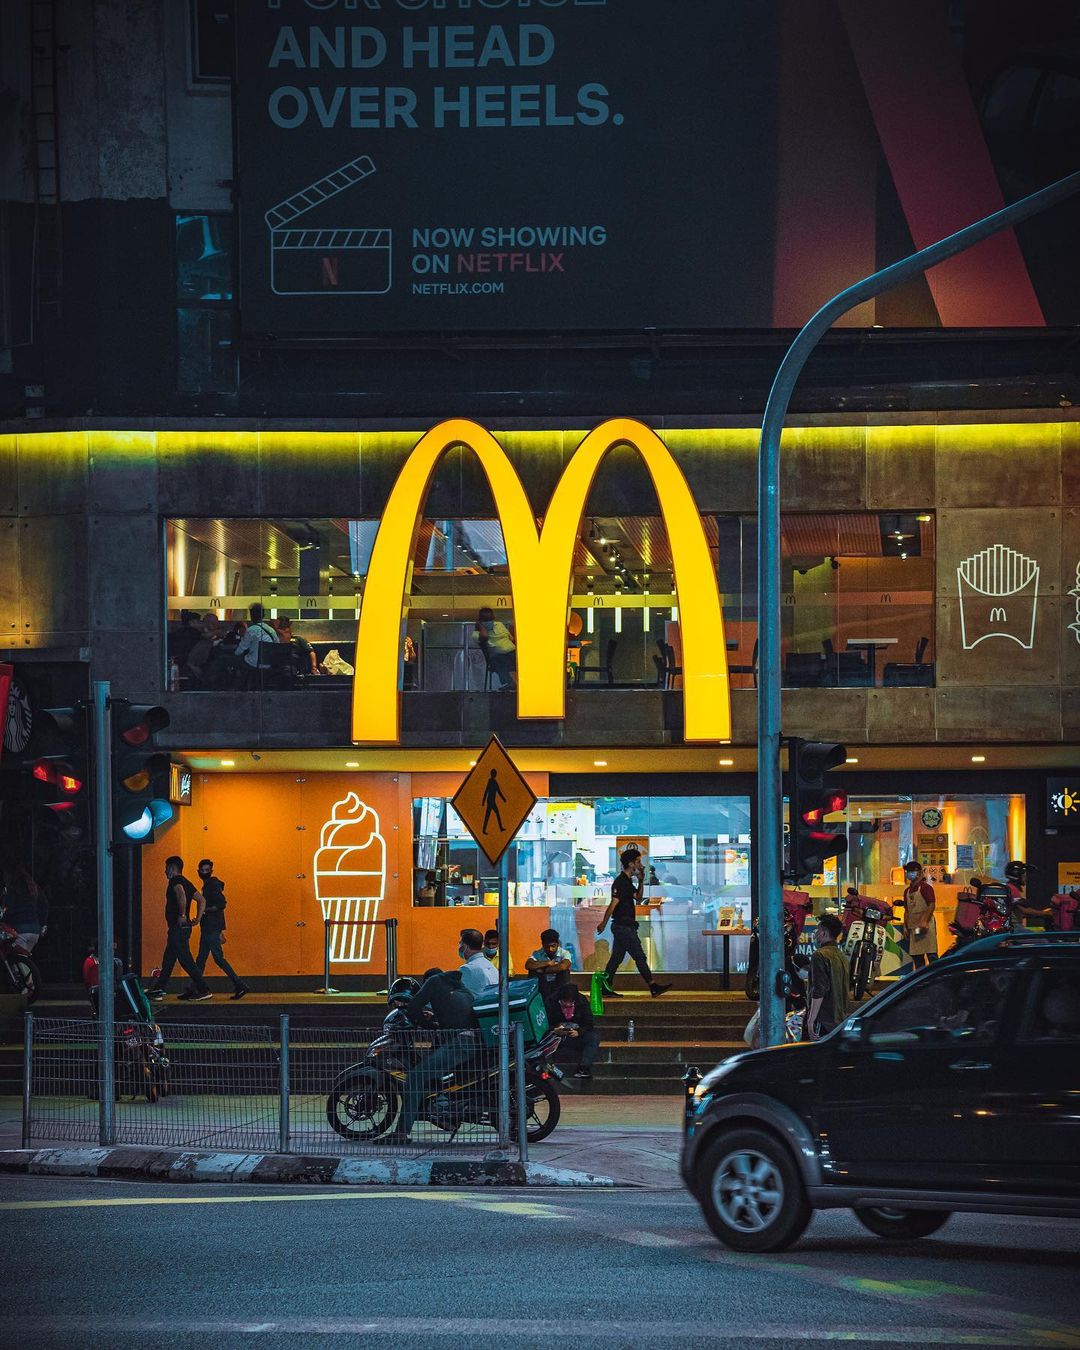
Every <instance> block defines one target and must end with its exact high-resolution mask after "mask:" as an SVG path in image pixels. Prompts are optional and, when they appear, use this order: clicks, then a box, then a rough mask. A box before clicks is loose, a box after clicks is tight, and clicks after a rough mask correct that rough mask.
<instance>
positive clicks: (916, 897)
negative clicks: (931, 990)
mask: <svg viewBox="0 0 1080 1350" xmlns="http://www.w3.org/2000/svg"><path fill="white" fill-rule="evenodd" d="M936 908H937V897H936V896H935V895H934V888H933V886H931V885H930V883H929V882H928V881H927V880H926V878H925V877H924V876H923V870H922V867H921V866H920V864H919V863H917V862H915V861H914V859H913V860H912V861H911V862H909V863H906V864H905V865H904V933H905V934H906V936H907V943H908V955H909V956H910V957H911V963H912V965H913V966H914V967H915V969H916V970H918V969H919V967H920V966H925V965H927V964H928V963H929V962H930V961H936V960H937V956H938V949H937V925H936V924H935V923H934V910H935V909H936Z"/></svg>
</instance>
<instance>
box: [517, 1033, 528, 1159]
mask: <svg viewBox="0 0 1080 1350" xmlns="http://www.w3.org/2000/svg"><path fill="white" fill-rule="evenodd" d="M514 1092H515V1093H516V1095H517V1100H516V1102H515V1105H516V1107H517V1132H518V1161H519V1162H522V1163H527V1162H528V1161H529V1134H528V1130H527V1128H526V1122H527V1120H528V1119H529V1103H528V1101H527V1099H526V1097H525V1028H524V1027H523V1026H522V1025H521V1023H520V1022H515V1023H514Z"/></svg>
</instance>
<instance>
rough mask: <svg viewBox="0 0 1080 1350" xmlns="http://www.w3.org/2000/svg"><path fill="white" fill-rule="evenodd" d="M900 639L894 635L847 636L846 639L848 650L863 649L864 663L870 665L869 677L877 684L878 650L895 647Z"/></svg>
mask: <svg viewBox="0 0 1080 1350" xmlns="http://www.w3.org/2000/svg"><path fill="white" fill-rule="evenodd" d="M899 641H900V639H899V638H894V637H849V638H848V640H847V649H848V651H856V652H857V651H865V652H866V658H865V659H866V663H867V665H868V666H869V667H870V677H871V682H872V683H873V684H877V654H878V652H879V651H887V650H888V648H890V647H895V646H896V644H897V643H898V642H899Z"/></svg>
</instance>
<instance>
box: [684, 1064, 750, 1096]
mask: <svg viewBox="0 0 1080 1350" xmlns="http://www.w3.org/2000/svg"><path fill="white" fill-rule="evenodd" d="M741 1058H742V1056H741V1055H732V1057H731V1058H730V1059H725V1060H724V1062H723V1064H718V1065H717V1066H716V1068H715V1069H710V1070H709V1072H708V1073H707V1074H706V1075H705V1077H704V1078H703V1079H702V1080H701V1082H700V1083H699V1084H698V1085H697V1087H696V1088H695V1089H694V1099H695V1100H696V1101H699V1102H700V1101H701V1100H702V1098H703V1097H711V1096H713V1095H714V1094H715V1092H716V1085H717V1084H718V1083H719V1082H720V1081H721V1080H722V1079H724V1078H726V1077H727V1075H728V1074H729V1073H731V1072H732V1071H733V1070H734V1069H735V1068H736V1067H737V1065H738V1063H739V1060H740V1059H741Z"/></svg>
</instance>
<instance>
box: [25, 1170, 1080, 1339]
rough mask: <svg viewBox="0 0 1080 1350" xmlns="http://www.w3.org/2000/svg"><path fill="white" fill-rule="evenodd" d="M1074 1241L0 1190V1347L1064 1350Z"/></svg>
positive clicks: (590, 1202) (845, 1221) (1073, 1324)
mask: <svg viewBox="0 0 1080 1350" xmlns="http://www.w3.org/2000/svg"><path fill="white" fill-rule="evenodd" d="M1078 1239H1080V1228H1078V1226H1077V1225H1076V1224H1067V1223H1063V1222H1056V1221H1051V1220H1031V1219H1010V1218H996V1217H995V1218H984V1217H974V1216H957V1217H955V1218H954V1219H953V1220H951V1222H950V1223H949V1224H948V1225H947V1226H946V1227H945V1229H943V1230H942V1232H941V1233H939V1234H937V1235H936V1236H934V1237H932V1238H928V1239H924V1240H923V1241H921V1242H918V1243H909V1244H904V1245H901V1246H891V1247H890V1246H886V1245H885V1244H884V1243H883V1242H881V1241H880V1239H878V1238H875V1237H873V1236H872V1235H870V1234H869V1233H867V1232H865V1231H864V1230H863V1229H862V1228H861V1227H860V1226H859V1225H858V1224H857V1223H856V1221H855V1220H854V1218H852V1216H851V1215H850V1214H848V1213H845V1212H837V1213H831V1214H825V1215H818V1216H817V1217H816V1218H815V1220H814V1222H813V1224H812V1225H811V1227H810V1229H809V1230H808V1232H807V1235H806V1236H805V1237H804V1239H803V1240H802V1242H801V1243H800V1244H799V1245H798V1246H797V1247H795V1248H793V1249H792V1250H791V1251H789V1252H786V1253H784V1254H782V1255H780V1256H755V1257H749V1256H737V1255H735V1254H734V1253H731V1252H728V1251H726V1250H725V1249H724V1248H722V1247H720V1246H719V1245H718V1244H717V1243H716V1242H715V1241H714V1240H713V1239H712V1238H711V1237H710V1236H709V1234H708V1233H707V1232H706V1230H705V1228H704V1226H703V1224H702V1221H701V1218H700V1215H699V1213H698V1210H697V1207H696V1206H695V1205H694V1203H693V1202H692V1201H691V1200H689V1199H688V1198H687V1197H686V1196H685V1195H684V1194H683V1193H682V1192H681V1191H625V1190H624V1191H615V1192H607V1193H601V1192H572V1191H566V1190H560V1191H532V1192H530V1193H529V1194H527V1195H526V1194H523V1193H521V1192H509V1191H482V1190H468V1191H442V1190H439V1189H438V1188H433V1187H428V1188H426V1189H424V1190H421V1191H409V1192H404V1191H400V1190H399V1191H389V1190H376V1189H369V1188H357V1189H356V1190H344V1189H342V1188H334V1189H330V1188H318V1187H304V1188H299V1187H289V1188H270V1187H265V1186H254V1185H247V1186H234V1187H226V1186H218V1185H212V1186H181V1185H176V1184H172V1185H159V1186H146V1185H138V1184H133V1183H123V1182H107V1181H86V1180H70V1181H68V1180H64V1181H60V1180H54V1179H46V1178H34V1177H22V1178H9V1179H5V1180H3V1181H2V1182H0V1257H2V1262H3V1265H2V1269H3V1272H4V1282H3V1293H2V1296H0V1297H2V1304H0V1306H2V1313H0V1326H2V1328H3V1330H2V1333H0V1339H2V1340H3V1341H4V1343H6V1344H8V1345H12V1346H15V1345H17V1346H21V1347H22V1346H25V1347H39V1346H50V1347H52V1346H56V1347H61V1346H63V1347H71V1346H77V1347H91V1346H93V1347H96V1346H102V1347H104V1346H109V1347H117V1346H154V1347H159V1346H173V1345H185V1346H195V1345H214V1346H218V1345H223V1344H232V1343H239V1342H240V1341H241V1340H244V1341H245V1342H247V1341H248V1340H250V1339H255V1340H256V1342H258V1343H261V1344H264V1345H267V1346H276V1345H285V1344H289V1345H297V1344H300V1345H303V1344H308V1343H311V1344H316V1343H319V1342H322V1341H323V1340H324V1339H325V1338H326V1337H338V1338H341V1339H342V1340H345V1339H346V1338H352V1339H353V1340H360V1339H362V1340H363V1341H364V1343H365V1344H371V1345H374V1346H415V1345H425V1344H428V1343H431V1344H434V1343H436V1342H440V1343H443V1344H446V1343H448V1342H450V1341H453V1340H457V1341H459V1342H460V1343H461V1344H463V1345H467V1346H468V1347H469V1350H486V1347H489V1346H490V1347H497V1346H505V1345H506V1344H508V1343H511V1344H515V1345H522V1346H543V1347H545V1350H550V1347H551V1345H552V1344H553V1342H554V1341H556V1340H557V1339H558V1340H565V1341H566V1342H567V1343H568V1344H572V1345H573V1346H574V1347H575V1350H577V1347H587V1346H592V1345H597V1346H604V1347H611V1346H640V1345H652V1344H658V1343H660V1342H661V1341H663V1342H666V1343H668V1344H669V1345H675V1346H678V1347H684V1346H694V1345H706V1344H713V1345H715V1344H724V1345H744V1344H745V1345H753V1346H762V1347H769V1346H787V1345H792V1346H796V1345H803V1344H805V1343H807V1342H815V1341H835V1340H844V1341H853V1342H855V1343H856V1344H861V1345H874V1346H881V1345H889V1344H913V1343H916V1344H922V1345H1009V1346H1024V1345H1032V1346H1048V1345H1053V1346H1059V1347H1060V1346H1075V1347H1080V1278H1078V1276H1080V1255H1078V1250H1077V1248H1078V1245H1080V1244H1078Z"/></svg>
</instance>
